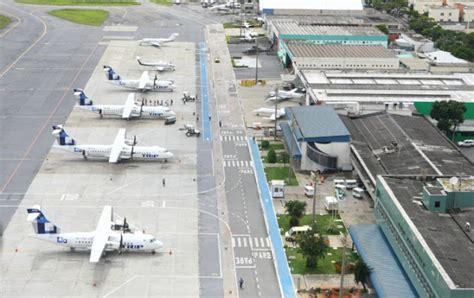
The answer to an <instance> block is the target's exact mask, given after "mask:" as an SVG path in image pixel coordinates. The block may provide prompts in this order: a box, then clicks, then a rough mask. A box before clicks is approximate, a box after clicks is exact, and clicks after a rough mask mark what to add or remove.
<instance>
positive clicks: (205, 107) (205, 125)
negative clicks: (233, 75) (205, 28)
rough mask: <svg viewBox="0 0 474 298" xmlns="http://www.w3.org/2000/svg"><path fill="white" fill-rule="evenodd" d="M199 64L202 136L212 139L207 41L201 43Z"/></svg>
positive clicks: (207, 139)
mask: <svg viewBox="0 0 474 298" xmlns="http://www.w3.org/2000/svg"><path fill="white" fill-rule="evenodd" d="M199 64H200V65H201V67H200V69H201V121H202V137H203V138H204V140H206V141H210V140H211V139H212V130H211V121H210V120H209V117H210V114H209V85H208V81H207V55H206V43H204V42H200V43H199Z"/></svg>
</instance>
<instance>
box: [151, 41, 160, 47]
mask: <svg viewBox="0 0 474 298" xmlns="http://www.w3.org/2000/svg"><path fill="white" fill-rule="evenodd" d="M150 44H151V45H152V46H154V47H157V48H159V47H161V44H160V43H159V42H157V41H153V42H150Z"/></svg>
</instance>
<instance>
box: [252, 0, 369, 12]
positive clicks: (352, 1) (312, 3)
mask: <svg viewBox="0 0 474 298" xmlns="http://www.w3.org/2000/svg"><path fill="white" fill-rule="evenodd" d="M263 9H308V10H315V9H318V10H320V9H322V10H362V9H363V7H362V1H361V0H336V1H334V0H292V1H288V0H260V10H263Z"/></svg>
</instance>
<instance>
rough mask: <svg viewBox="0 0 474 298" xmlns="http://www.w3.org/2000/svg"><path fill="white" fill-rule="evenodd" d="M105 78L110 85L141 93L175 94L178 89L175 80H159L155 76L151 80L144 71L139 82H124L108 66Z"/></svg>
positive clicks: (106, 66)
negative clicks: (166, 92) (165, 92)
mask: <svg viewBox="0 0 474 298" xmlns="http://www.w3.org/2000/svg"><path fill="white" fill-rule="evenodd" d="M104 71H105V77H106V78H107V80H108V82H109V83H110V84H113V85H116V86H119V87H122V88H127V89H134V90H138V91H141V92H146V91H157V92H160V91H161V92H164V91H168V92H173V91H174V89H175V88H176V85H175V84H174V81H173V80H158V77H157V76H156V75H155V78H154V79H150V76H149V75H148V71H144V72H143V74H142V76H141V77H140V79H138V80H122V79H121V78H120V76H119V75H118V74H117V73H116V72H115V71H114V70H113V69H112V67H110V66H108V65H104Z"/></svg>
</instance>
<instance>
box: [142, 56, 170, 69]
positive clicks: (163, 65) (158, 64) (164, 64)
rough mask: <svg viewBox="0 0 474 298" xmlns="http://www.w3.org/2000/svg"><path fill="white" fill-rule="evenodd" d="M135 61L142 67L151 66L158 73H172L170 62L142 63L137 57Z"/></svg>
mask: <svg viewBox="0 0 474 298" xmlns="http://www.w3.org/2000/svg"><path fill="white" fill-rule="evenodd" d="M137 61H138V64H140V65H142V66H152V67H154V68H155V69H156V70H157V71H159V72H162V71H166V70H169V71H174V65H173V64H172V63H171V62H170V63H167V62H164V61H154V62H152V61H149V62H143V61H142V58H141V57H138V56H137Z"/></svg>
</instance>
